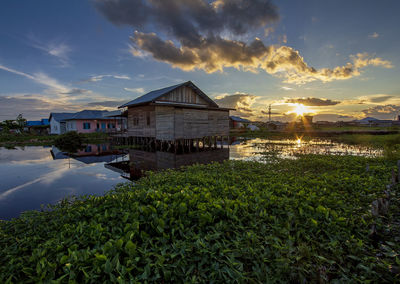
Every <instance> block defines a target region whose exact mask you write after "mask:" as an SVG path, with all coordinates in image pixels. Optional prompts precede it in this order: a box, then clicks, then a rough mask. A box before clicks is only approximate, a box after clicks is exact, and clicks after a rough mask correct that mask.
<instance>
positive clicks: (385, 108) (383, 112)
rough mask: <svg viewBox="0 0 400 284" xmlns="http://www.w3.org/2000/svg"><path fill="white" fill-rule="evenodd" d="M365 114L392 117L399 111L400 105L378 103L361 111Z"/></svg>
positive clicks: (376, 116) (381, 117)
mask: <svg viewBox="0 0 400 284" xmlns="http://www.w3.org/2000/svg"><path fill="white" fill-rule="evenodd" d="M362 113H363V114H364V115H365V116H366V117H367V116H373V117H375V118H379V119H394V118H395V116H396V115H398V114H399V113H400V105H379V106H374V107H370V108H368V109H365V110H363V111H362Z"/></svg>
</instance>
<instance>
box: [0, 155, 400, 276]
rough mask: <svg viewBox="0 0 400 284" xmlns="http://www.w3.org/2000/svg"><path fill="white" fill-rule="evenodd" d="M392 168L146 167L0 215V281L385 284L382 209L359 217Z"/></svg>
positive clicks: (342, 163)
mask: <svg viewBox="0 0 400 284" xmlns="http://www.w3.org/2000/svg"><path fill="white" fill-rule="evenodd" d="M367 164H368V171H367V170H366V167H367ZM393 168H394V164H393V163H391V162H388V161H385V160H383V159H367V158H362V157H327V156H301V157H299V158H298V159H297V160H295V161H287V160H283V161H279V162H277V163H273V164H261V163H256V162H239V161H227V162H224V163H222V164H217V163H215V164H210V165H195V166H191V167H188V168H185V170H168V171H165V172H161V173H150V174H149V175H148V176H147V177H145V178H143V179H141V180H139V182H138V183H137V184H135V185H134V184H132V183H126V184H121V185H119V186H117V187H116V188H115V190H113V191H110V192H109V193H108V194H106V195H105V196H100V197H99V196H83V197H81V198H79V199H77V200H64V201H62V202H61V203H60V204H58V205H55V206H52V207H51V208H50V209H51V210H46V211H44V212H35V211H31V212H27V213H24V214H22V215H21V217H19V218H17V219H14V220H12V221H5V222H0V282H1V283H7V282H8V283H20V282H49V281H51V280H54V283H58V282H62V283H64V282H70V283H85V282H90V283H93V282H96V283H97V282H107V283H111V282H119V283H125V282H132V283H138V282H141V283H147V282H161V283H165V282H169V283H171V282H173V283H182V282H185V283H186V282H190V283H197V282H218V283H225V282H250V283H268V282H271V283H274V282H294V283H306V282H314V283H315V282H320V283H324V282H336V283H343V282H347V283H350V282H352V283H354V282H366V283H368V282H370V283H383V282H388V283H393V282H396V281H398V275H397V276H396V274H394V273H392V272H390V271H389V266H391V265H392V266H396V265H399V257H398V252H399V243H398V242H395V241H393V240H392V239H390V241H389V240H387V239H386V234H387V231H390V228H389V229H388V227H385V222H387V221H388V220H390V218H392V217H391V216H392V215H391V214H392V213H389V215H388V216H386V217H385V218H376V217H373V216H372V215H371V213H370V204H371V202H373V201H374V200H376V199H377V198H380V197H382V196H384V194H385V193H384V190H385V185H386V184H387V183H388V182H389V180H390V176H391V170H392V169H393ZM398 190H399V188H398V187H397V188H396V189H395V190H394V192H398ZM396 210H397V211H396ZM389 212H398V207H397V208H391V210H390V211H389ZM372 224H376V226H377V228H378V240H374V239H371V238H370V237H369V230H370V227H371V225H372Z"/></svg>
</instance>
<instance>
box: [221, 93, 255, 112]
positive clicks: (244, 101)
mask: <svg viewBox="0 0 400 284" xmlns="http://www.w3.org/2000/svg"><path fill="white" fill-rule="evenodd" d="M256 99H257V96H254V95H250V94H241V93H237V94H234V95H228V94H223V95H220V96H217V97H216V98H215V99H214V101H215V102H216V103H217V104H218V105H219V106H220V107H226V108H234V109H235V111H233V112H232V114H233V115H239V116H244V117H249V116H252V115H254V114H255V111H254V110H253V109H252V105H253V104H254V103H255V100H256Z"/></svg>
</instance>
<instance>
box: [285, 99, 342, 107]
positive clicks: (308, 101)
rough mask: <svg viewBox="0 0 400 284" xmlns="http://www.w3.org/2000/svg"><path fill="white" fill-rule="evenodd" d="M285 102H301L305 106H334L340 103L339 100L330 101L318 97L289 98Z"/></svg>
mask: <svg viewBox="0 0 400 284" xmlns="http://www.w3.org/2000/svg"><path fill="white" fill-rule="evenodd" d="M285 103H291V104H303V105H305V106H334V105H337V104H340V102H339V101H332V100H329V99H319V98H311V97H308V98H290V99H286V100H285Z"/></svg>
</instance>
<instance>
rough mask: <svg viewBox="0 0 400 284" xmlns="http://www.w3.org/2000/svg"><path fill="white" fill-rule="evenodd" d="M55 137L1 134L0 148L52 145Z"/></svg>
mask: <svg viewBox="0 0 400 284" xmlns="http://www.w3.org/2000/svg"><path fill="white" fill-rule="evenodd" d="M54 138H56V136H54V135H33V134H28V133H1V134H0V146H4V145H38V146H39V145H51V144H52V142H53V140H54Z"/></svg>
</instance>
